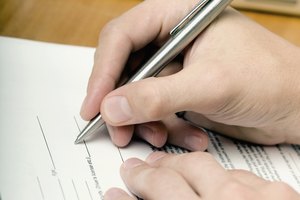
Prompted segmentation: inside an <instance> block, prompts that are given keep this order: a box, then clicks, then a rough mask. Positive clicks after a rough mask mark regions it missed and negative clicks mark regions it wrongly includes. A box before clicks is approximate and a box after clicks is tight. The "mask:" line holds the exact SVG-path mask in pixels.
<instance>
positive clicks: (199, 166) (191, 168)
mask: <svg viewBox="0 0 300 200" xmlns="http://www.w3.org/2000/svg"><path fill="white" fill-rule="evenodd" d="M147 163H149V164H150V166H153V167H161V168H170V169H172V170H175V171H176V172H177V173H179V174H181V175H182V177H184V179H186V181H187V182H188V183H189V184H190V185H191V187H192V188H194V190H195V191H196V192H197V193H198V194H201V196H202V197H204V196H209V194H214V193H215V191H216V190H217V189H219V188H221V187H223V185H224V184H226V182H227V181H228V180H229V179H230V176H229V174H227V172H226V170H225V169H224V168H223V167H222V166H221V165H220V164H219V163H218V162H217V161H216V160H215V159H214V158H213V157H212V156H211V155H210V154H208V153H205V152H193V153H185V154H178V155H166V156H164V155H163V154H161V153H159V154H156V153H153V154H150V156H149V157H148V158H147Z"/></svg>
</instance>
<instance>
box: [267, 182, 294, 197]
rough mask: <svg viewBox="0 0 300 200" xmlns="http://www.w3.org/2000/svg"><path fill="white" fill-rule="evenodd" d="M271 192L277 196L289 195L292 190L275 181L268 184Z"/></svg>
mask: <svg viewBox="0 0 300 200" xmlns="http://www.w3.org/2000/svg"><path fill="white" fill-rule="evenodd" d="M270 187H271V190H273V191H277V192H278V193H279V194H289V193H290V192H292V191H293V189H292V188H291V187H290V186H289V185H288V184H286V183H283V182H279V181H275V182H271V183H270Z"/></svg>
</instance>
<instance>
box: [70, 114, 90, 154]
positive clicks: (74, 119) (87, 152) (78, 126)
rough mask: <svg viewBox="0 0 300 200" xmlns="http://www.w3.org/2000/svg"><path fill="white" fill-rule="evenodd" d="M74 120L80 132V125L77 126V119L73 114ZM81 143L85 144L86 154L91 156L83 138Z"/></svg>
mask: <svg viewBox="0 0 300 200" xmlns="http://www.w3.org/2000/svg"><path fill="white" fill-rule="evenodd" d="M74 121H75V123H76V126H77V128H78V131H79V132H81V130H80V127H79V125H78V122H77V119H76V117H75V116H74ZM83 143H84V146H85V149H86V152H87V154H88V156H89V157H91V154H90V151H89V149H88V147H87V144H86V143H85V140H83Z"/></svg>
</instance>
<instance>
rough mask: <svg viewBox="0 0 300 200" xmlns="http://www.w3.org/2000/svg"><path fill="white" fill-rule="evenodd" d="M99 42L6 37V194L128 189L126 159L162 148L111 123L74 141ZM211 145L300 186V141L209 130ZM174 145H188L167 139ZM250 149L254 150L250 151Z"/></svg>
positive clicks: (0, 94) (94, 194) (2, 94)
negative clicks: (110, 131)
mask: <svg viewBox="0 0 300 200" xmlns="http://www.w3.org/2000/svg"><path fill="white" fill-rule="evenodd" d="M93 54H94V49H92V48H85V47H76V46H67V45H58V44H50V43H42V42H33V41H28V40H21V39H13V38H6V37H0V85H1V89H0V98H1V101H0V110H1V113H0V119H1V120H0V160H1V165H0V199H1V200H2V199H3V200H7V199H8V200H14V199H31V200H35V199H42V200H44V199H62V200H68V199H71V200H74V199H77V200H81V199H90V200H95V199H102V197H103V194H104V192H105V191H106V190H107V189H108V188H110V187H121V188H123V189H126V187H125V186H124V184H123V182H122V180H121V178H120V175H119V167H120V165H121V163H122V162H123V160H125V159H127V158H129V157H139V158H142V159H144V158H145V157H146V156H147V155H148V154H149V153H150V152H152V151H154V150H157V149H153V148H152V147H150V146H148V145H146V144H145V143H143V142H138V141H137V142H134V143H132V144H131V145H130V146H129V147H127V148H123V149H119V148H117V147H116V146H114V145H113V144H112V143H111V141H110V139H109V137H108V135H107V131H106V130H105V129H102V130H101V131H100V132H99V133H98V134H96V135H95V136H94V138H92V139H91V140H89V142H87V143H83V144H79V145H74V140H75V138H76V137H77V135H78V133H79V130H80V129H82V128H83V127H84V126H85V124H86V122H84V121H82V120H81V119H80V117H79V115H78V112H79V110H80V106H81V102H82V100H83V98H84V96H85V90H86V85H87V80H88V77H89V74H90V72H91V67H92V64H93ZM210 136H211V143H210V146H209V149H208V151H209V152H211V153H212V154H213V155H214V156H215V157H216V159H217V160H218V161H219V162H220V163H221V164H222V165H223V166H224V167H225V168H227V169H232V168H241V169H248V170H250V171H253V172H254V173H256V174H258V175H260V176H262V177H264V178H266V179H268V180H282V181H285V182H287V183H289V184H290V185H291V186H292V187H294V188H295V189H296V190H298V191H300V184H299V180H300V170H299V168H300V165H299V163H300V147H299V146H297V145H293V146H292V145H280V146H275V147H263V146H256V145H250V144H246V143H241V142H234V141H233V140H229V139H227V138H224V137H222V136H215V135H214V134H212V133H210ZM160 150H164V151H167V152H175V153H182V152H185V151H184V150H181V149H178V148H176V147H172V146H168V147H165V148H163V149H160ZM247 151H248V152H250V153H247Z"/></svg>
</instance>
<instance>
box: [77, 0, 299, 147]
mask: <svg viewBox="0 0 300 200" xmlns="http://www.w3.org/2000/svg"><path fill="white" fill-rule="evenodd" d="M195 3H197V1H196V0H189V1H185V2H184V3H182V1H179V0H178V1H174V0H166V1H163V2H161V1H158V0H151V1H145V2H143V3H141V4H140V5H139V6H137V7H135V8H134V9H132V10H131V11H129V12H127V13H126V14H124V15H123V16H121V17H120V18H118V19H116V20H114V21H113V22H111V23H110V24H109V25H108V26H107V27H106V28H105V29H104V30H103V32H102V33H101V36H100V39H99V41H100V42H99V47H98V49H97V51H96V55H95V65H94V69H93V73H92V75H91V78H90V82H89V86H88V94H87V97H86V100H85V103H84V104H83V109H82V116H83V118H85V119H90V118H91V117H92V116H94V115H95V113H97V112H98V111H99V110H98V109H99V107H101V108H100V111H101V114H102V116H103V118H104V119H105V121H106V122H107V124H109V125H110V126H109V127H110V128H109V129H110V131H109V132H110V134H111V136H112V139H113V141H114V142H115V143H116V144H117V145H119V146H124V145H126V144H127V143H128V142H129V140H130V138H131V136H132V132H133V126H132V125H133V124H142V126H140V127H142V128H137V131H136V132H137V134H138V135H140V136H141V137H143V138H145V139H146V140H147V141H149V142H150V143H152V144H156V146H159V145H162V144H163V143H164V142H165V141H166V137H167V136H168V137H169V141H170V142H171V143H174V144H176V145H179V146H183V147H186V148H189V149H191V150H199V149H200V150H201V149H203V148H205V147H206V146H205V145H207V137H206V136H205V135H204V134H203V133H201V131H200V129H199V130H198V131H199V132H198V131H197V130H195V129H192V128H191V127H189V126H187V125H186V124H184V123H183V122H179V121H178V119H176V118H174V117H171V118H170V116H172V115H173V114H174V113H175V112H178V111H183V110H187V111H193V112H194V113H193V115H194V119H195V120H194V121H196V123H197V124H199V125H200V126H202V127H205V128H208V129H211V130H215V131H217V132H220V133H223V134H226V135H229V136H232V137H235V138H239V139H242V140H247V141H251V142H256V143H262V144H275V143H283V142H288V143H299V144H300V137H299V134H298V133H297V130H298V129H299V128H300V123H299V117H300V103H299V102H300V83H299V74H300V68H299V66H298V65H299V64H298V63H299V62H300V60H299V57H300V56H299V55H300V50H299V48H297V47H295V46H293V45H292V44H289V43H288V42H286V41H284V40H283V39H281V38H279V37H278V36H276V35H274V34H272V33H271V32H269V31H267V30H266V29H264V28H263V27H261V26H259V25H258V24H256V23H254V22H252V21H251V20H249V19H247V18H246V17H244V16H242V15H241V14H240V13H238V12H236V11H235V10H233V9H231V8H229V9H227V10H226V11H225V12H223V14H221V15H220V17H219V18H218V19H217V20H215V21H214V23H213V24H211V25H210V26H209V28H208V29H206V31H205V32H203V33H202V34H201V35H199V37H198V38H197V39H196V40H195V41H194V42H193V43H192V44H191V45H190V46H189V48H187V49H186V50H185V52H184V53H183V56H184V59H183V62H182V63H181V66H182V68H183V69H182V70H180V71H179V72H177V73H174V74H172V75H168V76H164V77H159V78H148V79H145V80H142V81H138V82H134V83H132V84H128V85H125V86H123V87H120V88H118V89H116V90H113V89H114V88H115V85H116V82H117V80H118V79H119V77H120V74H121V71H122V70H123V68H124V65H125V63H126V61H127V58H128V57H129V54H130V53H131V52H132V51H133V52H135V51H137V50H139V49H142V48H143V47H145V46H147V44H149V43H150V42H155V43H156V44H158V45H159V44H160V43H161V42H162V41H164V40H165V39H166V37H167V35H168V31H169V30H170V29H171V28H172V27H173V26H174V25H175V24H176V23H177V22H178V21H179V20H180V18H182V17H183V16H184V15H185V14H186V13H187V12H188V11H189V10H190V9H191V8H192V7H193V6H194V5H195ZM168 6H169V7H170V6H171V7H172V9H169V7H168ZM138 18H141V19H144V20H142V21H141V20H136V19H138ZM140 22H141V23H140ZM149 27H151V28H149ZM133 30H134V31H133ZM145 30H146V31H145ZM120 49H122V51H119V50H120ZM112 90H113V91H112ZM172 120H176V121H172ZM148 122H150V123H148ZM174 124H179V125H178V127H174ZM145 127H146V128H145ZM183 127H184V128H183ZM149 130H150V131H149ZM183 130H185V131H184V132H183ZM180 133H181V134H180ZM167 134H169V135H167ZM193 138H196V139H193ZM199 147H201V148H199Z"/></svg>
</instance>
